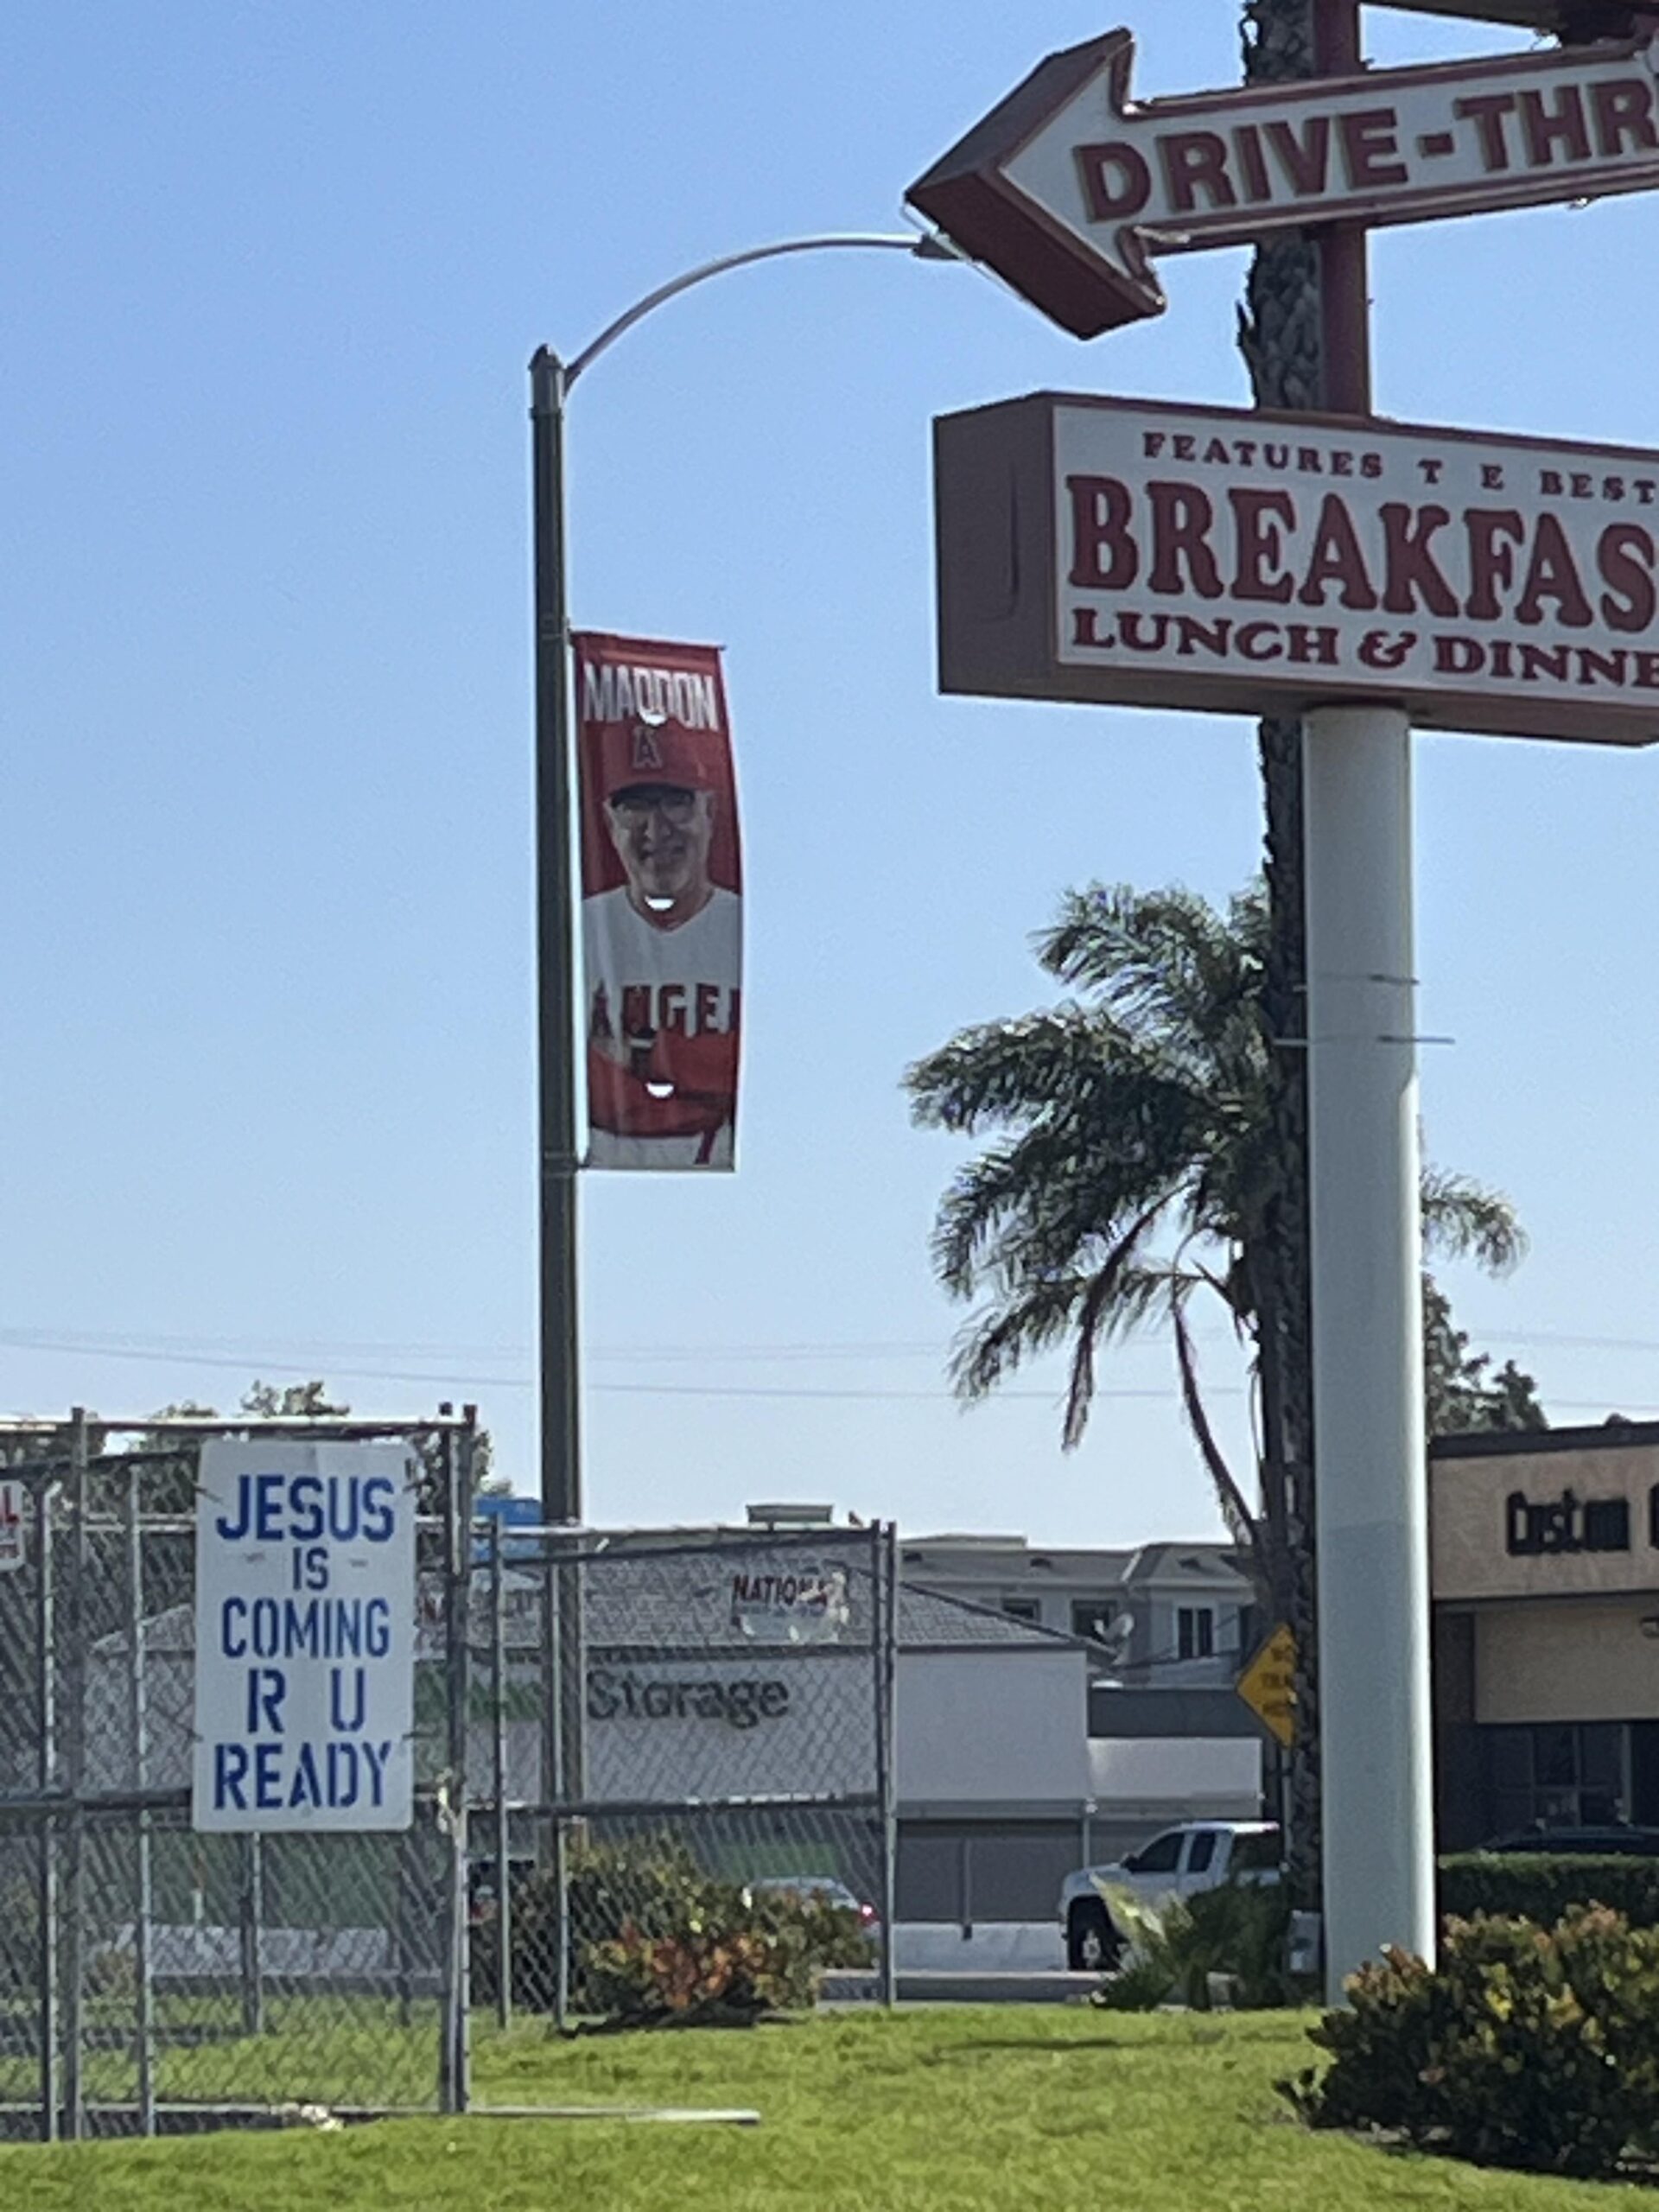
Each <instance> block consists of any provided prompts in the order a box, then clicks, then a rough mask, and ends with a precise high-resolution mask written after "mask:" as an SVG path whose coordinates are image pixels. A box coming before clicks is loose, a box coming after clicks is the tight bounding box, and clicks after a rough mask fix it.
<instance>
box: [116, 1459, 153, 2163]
mask: <svg viewBox="0 0 1659 2212" xmlns="http://www.w3.org/2000/svg"><path fill="white" fill-rule="evenodd" d="M122 1505H123V1514H122V1518H123V1520H124V1522H125V1524H126V1525H125V1529H124V1535H125V1536H126V1549H127V1573H126V1594H127V1620H126V1629H127V1658H128V1662H129V1663H128V1668H127V1725H128V1727H129V1729H130V1732H131V1736H132V1775H133V1783H134V1786H135V1788H136V1789H138V1790H139V1791H140V1792H141V1793H142V1792H143V1789H144V1787H145V1775H144V1769H145V1767H146V1765H147V1764H148V1756H147V1755H148V1750H149V1705H148V1699H147V1694H146V1687H145V1680H144V1660H145V1652H144V1535H143V1523H142V1522H141V1521H140V1518H139V1508H140V1500H139V1496H138V1469H137V1465H133V1466H131V1467H129V1468H128V1470H127V1482H126V1492H125V1496H124V1498H123V1501H122ZM137 1844H138V1866H137V1900H136V1904H137V1912H136V1916H135V1919H134V1923H133V1966H134V1969H135V1972H134V1980H135V1984H136V1986H135V1988H134V1992H133V2031H134V2039H135V2042H136V2044H137V2049H136V2051H135V2053H134V2056H135V2059H136V2062H137V2077H138V2130H139V2133H141V2134H143V2135H153V2134H154V2133H156V1982H155V1968H154V1961H153V1955H152V1954H153V1941H152V1933H151V1922H152V1919H153V1916H154V1909H155V1894H154V1884H153V1881H152V1878H151V1877H152V1870H151V1866H150V1818H149V1813H148V1812H146V1811H145V1810H143V1808H142V1807H141V1808H140V1809H139V1814H138V1836H137Z"/></svg>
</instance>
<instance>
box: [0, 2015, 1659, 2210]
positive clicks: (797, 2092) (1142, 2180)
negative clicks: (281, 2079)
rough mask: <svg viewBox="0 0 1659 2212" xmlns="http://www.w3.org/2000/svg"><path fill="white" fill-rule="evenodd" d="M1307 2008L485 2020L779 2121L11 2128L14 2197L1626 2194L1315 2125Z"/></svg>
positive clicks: (609, 2205)
mask: <svg viewBox="0 0 1659 2212" xmlns="http://www.w3.org/2000/svg"><path fill="white" fill-rule="evenodd" d="M1304 2024H1305V2023H1304V2022H1303V2021H1301V2020H1300V2019H1299V2018H1294V2017H1291V2016H1287V2015H1284V2014H1279V2015H1267V2014H1259V2013H1258V2014H1255V2015H1249V2014H1246V2015H1239V2016H1236V2017H1232V2018H1219V2019H1217V2018H1203V2017H1200V2016H1192V2017H1185V2016H1172V2017H1163V2018H1150V2019H1148V2018H1131V2017H1125V2016H1122V2015H1116V2014H1109V2013H1101V2012H1091V2011H1089V2010H1087V2009H1084V2008H1074V2007H1065V2008H1059V2007H1043V2008H1039V2007H1035V2006H1033V2007H1023V2006H1021V2007H1015V2006H1004V2005H988V2006H982V2007H971V2008H970V2007H967V2006H963V2007H938V2008H931V2009H924V2008H918V2009H915V2010H910V2011H906V2012H902V2013H900V2014H899V2015H898V2016H897V2017H896V2018H891V2019H888V2018H883V2017H881V2016H880V2015H879V2014H875V2013H863V2012H859V2013H846V2014H842V2015H839V2016H829V2017H823V2018H813V2019H806V2020H801V2021H798V2022H788V2023H784V2024H776V2025H772V2026H767V2027H763V2028H759V2029H751V2030H747V2031H746V2030H727V2031H715V2030H702V2031H689V2032H680V2033H669V2034H662V2033H659V2034H656V2035H650V2034H633V2035H627V2036H612V2037H584V2038H581V2039H578V2040H577V2041H575V2042H574V2043H569V2044H562V2043H557V2042H555V2041H552V2040H550V2038H549V2037H548V2036H547V2034H546V2032H545V2031H544V2030H543V2028H542V2027H541V2026H540V2025H539V2024H531V2025H528V2026H525V2027H524V2028H520V2029H518V2030H515V2031H514V2032H513V2033H512V2035H511V2036H509V2037H498V2036H496V2035H495V2034H494V2033H493V2031H490V2030H488V2029H486V2028H484V2027H482V2026H480V2028H479V2030H478V2031H477V2042H476V2047H475V2066H474V2075H475V2080H474V2086H475V2091H476V2094H477V2095H478V2097H479V2099H480V2101H489V2100H493V2101H497V2102H499V2103H513V2104H533V2103H546V2102H553V2103H560V2104H587V2103H626V2104H652V2103H654V2104H674V2105H681V2106H684V2105H694V2106H750V2107H757V2108H758V2109H759V2110H760V2113H761V2115H762V2120H761V2125H760V2126H759V2127H758V2128H731V2127H709V2126H631V2125H627V2124H626V2123H622V2122H620V2121H608V2120H606V2121H590V2120H583V2121H577V2122H561V2121H552V2120H489V2119H487V2118H482V2117H473V2118H469V2119H467V2120H406V2121H391V2122H383V2123H380V2124H378V2125H376V2126H365V2127H360V2128H352V2129H348V2130H346V2132H344V2133H337V2134H323V2133H316V2132H314V2131H311V2130H296V2131H293V2132H289V2133H281V2134H264V2135H247V2134H243V2135H237V2134H221V2135H215V2136H211V2137H207V2138H197V2139H188V2140H175V2141H171V2142H157V2143H99V2144H88V2145H60V2146H53V2147H49V2148H48V2147H40V2148H35V2147H29V2146H23V2147H16V2148H10V2149H4V2150H0V2206H3V2207H4V2208H5V2212H48V2208H50V2212H59V2208H61V2212H230V2208H232V2207H234V2208H238V2212H240V2208H243V2207H247V2208H255V2207H257V2208H259V2212H288V2208H290V2207H292V2208H295V2212H299V2208H302V2207H303V2208H306V2209H307V2212H310V2208H313V2207H316V2208H324V2207H326V2208H327V2209H328V2212H358V2208H359V2207H360V2208H362V2212H385V2208H391V2209H392V2212H397V2208H408V2209H409V2212H450V2208H454V2212H462V2208H465V2209H466V2212H553V2209H554V2208H559V2207H564V2206H571V2207H576V2206H580V2207H582V2208H583V2212H636V2208H637V2209H638V2212H646V2208H650V2209H651V2212H658V2209H659V2208H668V2212H702V2209H703V2208H708V2212H715V2208H718V2212H753V2208H756V2207H761V2206H765V2207H768V2208H770V2207H774V2206H776V2207H808V2208H811V2212H853V2208H855V2207H856V2208H858V2209H859V2212H1072V2208H1077V2212H1082V2209H1083V2208H1085V2207H1086V2208H1088V2212H1332V2208H1333V2207H1346V2206H1355V2207H1363V2208H1364V2212H1388V2209H1389V2208H1394V2207H1399V2206H1424V2207H1428V2208H1432V2212H1451V2208H1453V2207H1458V2208H1462V2207H1469V2208H1481V2209H1482V2212H1500V2208H1508V2207H1510V2206H1513V2207H1515V2208H1516V2212H1588V2208H1589V2207H1591V2206H1592V2205H1594V2206H1598V2207H1599V2208H1601V2212H1606V2208H1607V2206H1608V2204H1609V2202H1610V2195H1615V2194H1616V2196H1617V2197H1618V2198H1619V2199H1622V2200H1624V2201H1627V2202H1631V2203H1632V2204H1636V2203H1639V2202H1644V2201H1645V2202H1653V2201H1654V2200H1653V2199H1652V2198H1651V2197H1645V2198H1644V2199H1637V2198H1635V2197H1634V2196H1632V2195H1631V2194H1630V2192H1626V2191H1623V2190H1620V2191H1618V2192H1616V2193H1610V2191H1609V2190H1605V2189H1599V2188H1597V2187H1595V2186H1593V2185H1591V2184H1587V2183H1558V2182H1544V2181H1534V2180H1529V2179H1525V2178H1522V2177H1519V2176H1516V2175H1509V2174H1500V2173H1492V2172H1479V2171H1474V2170H1471V2169H1469V2168H1465V2167H1460V2166H1456V2165H1453V2164H1450V2163H1449V2162H1447V2161H1444V2160H1436V2159H1427V2158H1412V2157H1407V2156H1401V2155H1395V2154H1394V2153H1391V2152H1387V2151H1383V2150H1380V2149H1376V2148H1374V2147H1372V2146H1370V2145H1365V2144H1360V2143H1353V2142H1348V2141H1345V2140H1344V2139H1340V2138H1336V2137H1332V2136H1315V2135H1309V2134H1306V2133H1304V2132H1303V2131H1302V2130H1301V2129H1300V2127H1299V2126H1297V2125H1296V2124H1295V2122H1294V2120H1292V2119H1290V2118H1289V2117H1288V2116H1287V2113H1285V2112H1284V2110H1283V2108H1282V2107H1281V2106H1280V2104H1279V2102H1278V2101H1277V2100H1276V2099H1275V2098H1274V2094H1273V2089H1272V2084H1273V2082H1274V2079H1275V2078H1276V2077H1278V2076H1280V2075H1284V2074H1286V2073H1287V2072H1289V2071H1291V2070H1292V2069H1294V2068H1297V2067H1300V2065H1302V2064H1303V2063H1306V2057H1307V2056H1308V2055H1309V2046H1308V2045H1307V2044H1306V2041H1305V2039H1304V2037H1303V2035H1302V2032H1301V2031H1302V2028H1303V2026H1304Z"/></svg>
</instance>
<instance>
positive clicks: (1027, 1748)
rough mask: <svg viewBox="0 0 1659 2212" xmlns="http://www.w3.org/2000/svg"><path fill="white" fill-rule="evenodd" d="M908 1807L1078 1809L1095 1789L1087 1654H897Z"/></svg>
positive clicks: (902, 1791) (902, 1790) (902, 1786)
mask: <svg viewBox="0 0 1659 2212" xmlns="http://www.w3.org/2000/svg"><path fill="white" fill-rule="evenodd" d="M898 1771H899V1802H900V1804H901V1805H913V1804H930V1805H946V1804H961V1805H964V1806H966V1805H971V1804H994V1805H1007V1804H1012V1803H1016V1802H1031V1803H1033V1804H1048V1805H1056V1804H1064V1805H1078V1804H1081V1803H1082V1802H1083V1800H1084V1798H1085V1797H1087V1796H1089V1794H1090V1791H1089V1669H1088V1661H1087V1658H1086V1657H1085V1656H1084V1653H1083V1652H1081V1651H1073V1650H1070V1649H1055V1650H1052V1651H1049V1650H1041V1649H1037V1650H1033V1649H1014V1650H1009V1649H1003V1650H1001V1651H998V1650H995V1649H991V1650H987V1651H940V1652H933V1651H907V1652H901V1653H900V1654H899V1768H898Z"/></svg>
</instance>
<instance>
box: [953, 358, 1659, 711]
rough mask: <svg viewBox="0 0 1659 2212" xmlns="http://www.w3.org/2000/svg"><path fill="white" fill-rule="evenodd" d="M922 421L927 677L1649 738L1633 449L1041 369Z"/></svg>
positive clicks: (1642, 502)
mask: <svg viewBox="0 0 1659 2212" xmlns="http://www.w3.org/2000/svg"><path fill="white" fill-rule="evenodd" d="M934 429H935V462H936V500H937V511H938V601H939V680H940V684H941V688H942V689H943V690H946V691H963V692H975V693H987V694H992V695H1000V696H1008V697H1014V698H1039V699H1040V698H1052V699H1076V700H1094V701H1100V702H1108V703H1113V704H1121V705H1130V706H1150V707H1161V708H1171V707H1179V708H1192V709H1220V710H1222V711H1227V712H1234V713H1240V714H1257V713H1261V712H1263V711H1268V710H1285V711H1300V709H1304V708H1306V707H1308V706H1313V705H1320V704H1325V705H1330V704H1333V703H1336V702H1341V701H1345V700H1356V701H1359V700H1367V699H1374V700H1388V701H1391V702H1395V703H1397V704H1400V705H1403V706H1404V707H1406V708H1407V709H1408V711H1409V713H1410V715H1411V717H1412V720H1413V721H1414V723H1416V724H1417V725H1419V726H1420V727H1422V728H1439V729H1452V730H1473V731H1487V732H1491V733H1494V734H1510V735H1519V736H1531V737H1571V738H1585V739H1591V740H1594V741H1599V742H1603V743H1608V744H1624V745H1645V744H1649V743H1651V742H1652V741H1654V740H1655V738H1656V737H1659V454H1652V453H1642V452H1636V451H1631V450H1628V449H1624V448H1612V447H1606V446H1588V445H1567V444H1562V443H1559V442H1545V441H1541V440H1535V439H1528V438H1521V437H1514V438H1511V437H1501V436H1496V435H1485V434H1481V433H1477V432H1472V431H1465V430H1448V429H1429V428H1426V427H1422V426H1420V425H1416V424H1412V423H1387V422H1382V421H1377V420H1371V419H1354V420H1344V419H1338V418H1332V417H1320V416H1294V417H1287V416H1280V417H1277V418H1275V417H1274V416H1268V415H1264V414H1257V413H1247V412H1244V411H1243V410H1231V409H1220V408H1205V409H1201V408H1190V407H1179V406H1163V405H1159V404H1154V403H1153V402H1149V401H1140V400H1096V399H1091V398H1076V399H1073V398H1058V397H1054V396H1052V394H1042V395H1039V396H1038V397H1033V398H1030V399H1023V400H1014V401H1010V402H1008V403H1007V404H1004V405H1001V406H996V407H988V408H981V409H977V410H974V411H972V412H970V413H969V414H965V415H956V416H945V417H944V418H943V419H941V420H940V421H939V422H938V423H936V424H935V426H934Z"/></svg>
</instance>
